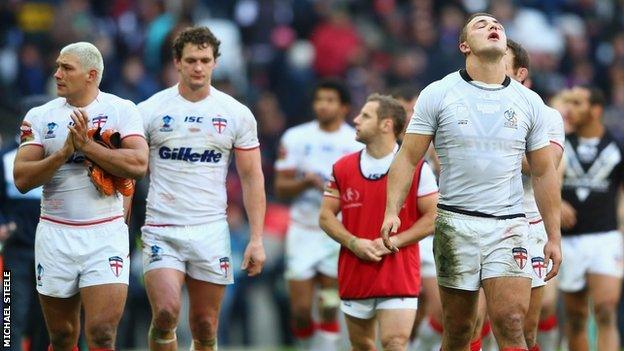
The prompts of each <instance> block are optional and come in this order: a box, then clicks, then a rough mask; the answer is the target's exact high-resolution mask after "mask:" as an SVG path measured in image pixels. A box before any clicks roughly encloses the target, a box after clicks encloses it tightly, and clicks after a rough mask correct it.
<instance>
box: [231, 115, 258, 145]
mask: <svg viewBox="0 0 624 351" xmlns="http://www.w3.org/2000/svg"><path fill="white" fill-rule="evenodd" d="M240 118H241V123H240V125H239V126H238V131H237V133H236V140H234V148H235V149H239V150H250V149H255V148H257V147H258V146H259V145H260V142H259V141H258V127H257V125H258V123H257V122H256V119H255V118H254V116H253V114H252V113H251V111H250V110H249V109H248V108H247V107H243V108H242V109H241V112H240Z"/></svg>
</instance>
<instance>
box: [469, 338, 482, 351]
mask: <svg viewBox="0 0 624 351" xmlns="http://www.w3.org/2000/svg"><path fill="white" fill-rule="evenodd" d="M470 351H481V338H478V339H477V340H473V341H471V342H470Z"/></svg>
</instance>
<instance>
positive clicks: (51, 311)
mask: <svg viewBox="0 0 624 351" xmlns="http://www.w3.org/2000/svg"><path fill="white" fill-rule="evenodd" d="M56 64H57V70H56V72H55V73H54V78H55V80H56V90H57V94H58V96H59V98H57V99H54V100H52V101H50V102H48V103H46V104H44V105H42V106H39V107H35V108H33V109H31V110H30V111H29V112H28V113H27V114H26V117H25V118H24V122H23V123H22V127H21V145H20V148H19V151H18V153H17V156H16V159H15V167H14V176H15V185H16V186H17V188H18V189H19V190H20V191H22V192H27V191H28V190H30V189H33V188H35V187H38V186H40V185H43V198H42V203H41V220H40V222H39V225H38V226H37V236H36V240H35V265H36V267H35V270H36V271H35V272H36V276H37V291H38V292H39V296H40V300H41V307H42V310H43V314H44V316H45V321H46V325H47V328H48V333H49V336H50V342H51V345H50V348H49V350H54V351H66V350H77V349H78V348H77V346H76V344H77V342H78V336H79V334H80V310H81V308H83V309H84V312H85V313H84V323H85V325H84V330H85V334H86V338H87V344H88V345H89V350H112V349H114V347H115V337H116V331H117V325H118V323H119V320H120V318H121V315H122V313H123V308H124V304H125V302H126V295H127V290H128V274H129V270H130V262H129V258H128V255H129V239H128V228H127V226H126V224H125V223H124V220H123V208H122V196H121V195H119V194H113V195H110V196H105V195H102V194H100V192H99V191H98V190H97V189H96V187H95V186H94V184H92V181H91V180H90V179H89V176H88V169H87V166H86V165H87V163H86V162H85V159H88V160H90V162H93V163H96V164H97V165H99V166H100V167H101V168H102V169H104V170H105V171H107V172H108V173H110V174H112V175H115V176H119V177H125V178H134V179H138V178H141V177H143V176H144V175H145V172H146V171H147V161H148V151H147V150H148V149H147V144H146V142H145V138H144V137H143V126H142V123H141V117H140V115H139V112H138V110H137V108H136V106H135V105H134V104H133V103H132V102H131V101H128V100H123V99H121V98H119V97H117V96H115V95H112V94H107V93H104V92H102V91H100V90H99V88H98V86H99V83H100V81H101V79H102V73H103V71H104V62H103V60H102V55H101V54H100V52H99V51H98V49H97V48H96V47H95V46H93V45H92V44H90V43H85V42H79V43H74V44H70V45H68V46H66V47H64V48H63V49H61V52H60V55H59V57H58V59H57V60H56ZM90 127H101V128H102V130H116V131H118V132H119V133H120V136H121V148H119V149H114V150H113V149H108V148H106V147H104V146H102V145H100V144H99V143H97V142H94V140H93V139H91V138H89V137H88V135H87V130H88V128H90Z"/></svg>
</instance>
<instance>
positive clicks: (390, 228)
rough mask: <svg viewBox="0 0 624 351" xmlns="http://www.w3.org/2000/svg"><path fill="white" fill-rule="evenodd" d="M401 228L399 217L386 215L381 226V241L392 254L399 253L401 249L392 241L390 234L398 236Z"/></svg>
mask: <svg viewBox="0 0 624 351" xmlns="http://www.w3.org/2000/svg"><path fill="white" fill-rule="evenodd" d="M400 226H401V220H400V219H399V216H396V215H387V214H386V217H385V218H384V221H383V224H382V226H381V239H382V240H383V244H384V246H385V247H386V248H387V249H388V250H390V251H392V252H398V251H399V248H398V247H396V245H395V244H394V243H393V242H392V241H391V240H390V234H396V233H397V232H398V231H399V227H400Z"/></svg>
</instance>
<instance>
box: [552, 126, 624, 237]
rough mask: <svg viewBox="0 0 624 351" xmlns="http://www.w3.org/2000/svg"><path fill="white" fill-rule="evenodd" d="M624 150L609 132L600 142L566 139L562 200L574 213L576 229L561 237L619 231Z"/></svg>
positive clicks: (564, 233) (565, 231)
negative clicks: (568, 204)
mask: <svg viewBox="0 0 624 351" xmlns="http://www.w3.org/2000/svg"><path fill="white" fill-rule="evenodd" d="M623 155H624V153H623V149H622V145H620V144H619V143H618V142H617V141H616V140H615V138H614V137H613V136H612V135H611V134H610V133H609V132H608V131H605V134H604V135H603V136H602V138H590V139H586V138H579V137H578V136H577V135H575V134H569V135H566V147H565V153H564V157H565V161H566V171H565V175H564V179H563V187H562V193H561V196H562V199H563V200H565V201H567V202H569V203H570V204H571V205H572V207H574V209H575V210H576V220H577V221H576V225H575V226H574V227H573V228H571V229H569V230H562V234H563V235H579V234H590V233H597V232H606V231H611V230H615V229H617V228H618V224H617V195H618V189H619V186H620V185H621V184H622V180H624V178H623V175H624V173H623V172H624V159H623Z"/></svg>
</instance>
